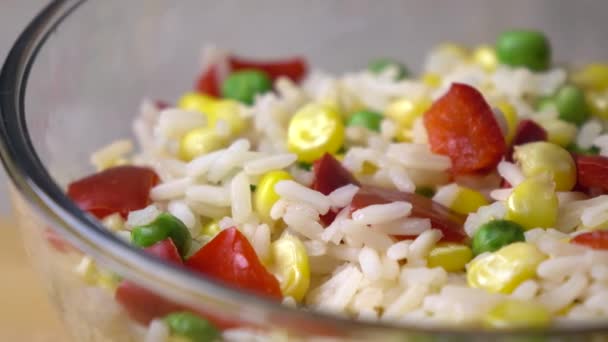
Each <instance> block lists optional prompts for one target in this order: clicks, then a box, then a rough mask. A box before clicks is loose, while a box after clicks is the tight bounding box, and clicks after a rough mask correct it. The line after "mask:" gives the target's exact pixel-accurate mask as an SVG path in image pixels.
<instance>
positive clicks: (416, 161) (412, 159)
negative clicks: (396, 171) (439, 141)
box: [386, 143, 452, 171]
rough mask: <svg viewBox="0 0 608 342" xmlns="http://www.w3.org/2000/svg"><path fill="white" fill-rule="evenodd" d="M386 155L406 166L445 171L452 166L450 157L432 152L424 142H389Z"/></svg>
mask: <svg viewBox="0 0 608 342" xmlns="http://www.w3.org/2000/svg"><path fill="white" fill-rule="evenodd" d="M386 155H387V157H388V158H390V159H392V160H394V161H395V162H397V163H399V164H401V165H403V166H404V167H406V168H412V169H424V170H437V171H445V170H447V169H449V168H450V167H451V166H452V162H451V161H450V158H448V157H446V156H442V155H438V154H433V153H432V152H431V150H430V148H429V146H428V145H426V144H408V143H400V144H390V145H389V147H388V149H387V151H386Z"/></svg>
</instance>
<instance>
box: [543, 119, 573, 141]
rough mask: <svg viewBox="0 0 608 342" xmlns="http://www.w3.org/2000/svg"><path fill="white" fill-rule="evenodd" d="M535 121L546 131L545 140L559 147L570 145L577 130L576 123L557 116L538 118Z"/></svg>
mask: <svg viewBox="0 0 608 342" xmlns="http://www.w3.org/2000/svg"><path fill="white" fill-rule="evenodd" d="M537 123H538V124H539V125H541V126H542V128H544V129H545V131H547V140H549V142H551V143H554V144H557V145H559V146H561V147H566V146H568V145H570V143H572V142H573V141H574V139H575V138H576V133H577V132H578V129H577V128H576V125H574V124H572V123H569V122H566V121H564V120H560V119H557V118H554V119H544V120H538V121H537Z"/></svg>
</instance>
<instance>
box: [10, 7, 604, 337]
mask: <svg viewBox="0 0 608 342" xmlns="http://www.w3.org/2000/svg"><path fill="white" fill-rule="evenodd" d="M607 9H608V3H604V2H600V1H577V2H573V1H552V0H546V1H535V2H529V1H509V2H491V3H490V2H487V1H481V0H468V1H459V2H448V1H444V2H424V1H382V2H375V1H348V2H347V1H316V2H297V1H279V0H263V1H255V2H253V1H249V2H245V1H221V2H216V1H200V0H191V1H187V0H183V1H179V2H176V1H169V0H139V1H128V2H125V1H119V0H105V1H78V0H63V1H54V2H52V3H51V4H50V5H48V6H47V7H46V8H45V9H44V10H43V11H42V12H41V13H40V14H39V15H38V16H37V17H36V18H35V19H34V20H33V21H32V22H31V23H30V24H29V25H28V26H27V28H26V29H25V31H24V32H23V34H22V35H21V36H20V37H19V39H18V40H17V42H16V43H15V45H14V47H13V49H12V51H11V52H10V55H9V56H8V58H7V60H6V63H5V65H4V68H3V70H2V74H1V76H0V110H1V121H0V134H1V137H0V139H1V140H0V149H1V150H0V153H1V156H2V159H3V161H4V165H5V168H6V169H7V171H8V173H9V175H10V177H11V178H12V182H13V185H14V186H13V188H12V190H11V193H12V200H13V203H14V208H15V213H16V217H17V220H18V225H19V227H20V228H21V230H22V233H23V238H24V241H25V245H26V248H27V251H28V253H29V256H30V258H31V261H32V263H33V264H34V265H35V266H36V269H37V271H38V272H39V273H40V274H41V277H42V279H43V280H44V284H45V285H46V287H47V289H48V292H49V295H50V297H51V298H52V300H53V302H54V303H55V304H56V307H57V308H58V310H59V311H60V312H61V315H62V317H63V318H64V321H65V323H66V325H67V327H68V328H69V330H70V332H71V334H72V335H73V337H74V338H75V340H77V341H138V340H143V336H144V333H145V330H146V329H145V326H143V325H141V324H139V323H137V322H134V321H132V320H131V319H129V318H128V315H127V314H126V313H125V311H124V310H123V309H122V307H120V306H119V305H118V304H116V301H115V300H114V298H113V293H112V291H108V290H107V289H104V288H102V287H99V286H92V285H90V284H89V283H88V282H87V281H86V277H85V279H83V277H82V276H80V275H78V272H76V271H78V270H80V271H82V269H83V268H84V267H86V266H87V263H89V265H90V262H91V261H93V260H94V262H95V264H96V265H97V268H98V269H100V270H110V271H111V272H112V273H116V274H118V275H120V276H121V277H123V278H125V279H129V280H131V281H133V282H135V283H137V284H139V285H140V286H141V287H143V288H146V289H148V290H149V291H153V292H154V293H157V294H158V296H162V297H163V298H165V299H166V300H168V301H170V302H171V303H180V304H182V305H184V306H186V307H189V308H192V309H193V310H197V311H200V312H206V313H209V314H212V315H213V316H214V317H218V318H221V319H225V320H227V321H230V322H232V323H235V322H236V323H235V324H236V325H238V326H240V327H255V328H256V331H258V333H257V334H258V335H259V336H258V340H272V339H276V340H281V339H286V338H290V339H294V340H296V339H311V340H312V339H313V338H316V337H323V338H327V339H328V340H387V341H392V340H395V341H398V340H399V341H406V340H408V341H409V340H415V341H420V340H424V341H426V340H427V339H428V340H466V341H470V340H489V339H492V340H509V341H513V340H522V341H523V340H526V341H527V340H529V339H531V338H534V339H535V340H539V339H543V340H544V339H547V340H559V339H573V340H580V339H583V338H606V337H608V325H601V326H599V325H594V326H591V325H584V324H581V325H580V326H576V327H565V326H564V327H559V326H558V327H553V328H551V329H550V330H545V331H530V330H510V331H501V332H488V331H483V330H470V329H465V328H462V329H459V328H445V329H443V328H437V329H435V328H423V327H417V326H415V325H411V324H409V325H399V326H396V325H390V324H387V323H383V324H381V323H372V322H355V321H351V320H348V319H344V318H340V317H335V316H331V315H326V314H322V313H311V312H305V311H299V310H294V309H290V308H288V307H285V306H281V305H278V304H276V303H273V302H270V301H267V300H264V299H260V298H257V297H255V296H252V295H249V294H245V293H241V292H238V291H234V290H231V289H228V288H225V287H223V286H222V285H220V284H218V283H217V282H215V281H213V280H212V279H205V278H201V277H198V276H193V275H192V274H190V273H188V272H185V271H183V270H181V269H178V268H174V267H171V266H170V265H168V264H166V263H163V262H161V261H159V260H156V259H153V258H152V257H150V256H147V255H145V254H143V253H141V252H140V251H138V250H136V249H134V248H132V247H130V246H129V245H128V244H126V243H124V242H122V241H121V240H120V239H118V238H117V237H115V236H114V235H112V234H110V233H108V232H107V231H106V230H105V229H104V228H103V227H102V226H101V224H100V223H99V222H97V221H96V220H95V219H94V218H92V217H91V216H89V215H86V214H85V213H83V212H82V211H80V210H79V209H78V208H77V207H76V206H75V205H74V204H73V203H72V202H71V201H69V200H68V198H67V197H66V196H65V195H64V191H63V189H64V188H65V186H66V184H67V182H68V181H70V180H73V179H75V178H78V177H80V176H82V175H84V174H87V173H89V172H91V171H93V170H92V169H91V167H90V166H89V163H88V160H89V156H90V154H91V152H92V151H94V150H95V149H97V148H99V147H100V146H103V145H104V144H106V143H108V142H110V141H112V140H114V139H116V138H119V137H125V136H130V135H131V120H132V118H133V117H134V115H135V112H136V111H137V108H138V103H139V102H140V101H141V99H142V98H144V97H152V98H163V99H172V98H176V97H177V96H178V95H179V94H180V93H182V92H183V91H186V90H188V89H189V88H190V85H191V84H192V82H193V80H194V79H195V77H196V74H197V73H198V68H199V65H198V63H197V56H199V55H200V48H201V47H202V46H203V45H204V44H207V43H211V42H215V43H218V44H221V45H222V46H225V47H228V48H230V49H233V50H235V51H238V52H242V53H243V54H246V55H250V56H253V57H278V56H284V55H297V54H301V55H305V56H307V58H308V59H309V61H310V64H311V65H313V66H318V67H321V68H324V69H327V70H331V71H336V72H340V71H344V70H349V69H353V68H358V67H361V66H362V65H364V64H365V61H367V60H368V59H369V58H372V57H374V56H377V55H379V54H381V55H387V56H401V57H402V58H403V59H405V60H408V61H411V65H412V66H413V67H414V68H415V67H416V66H417V64H416V61H418V62H420V61H422V60H423V56H424V53H425V51H428V50H429V48H430V47H431V46H433V45H434V44H436V43H438V42H440V41H444V40H453V41H460V42H463V43H465V44H475V43H480V42H491V41H492V40H493V39H494V37H495V36H496V35H497V33H498V32H500V31H502V30H504V29H505V28H508V27H514V26H515V27H521V26H524V27H532V28H539V29H542V30H544V31H546V32H547V33H548V35H549V36H550V37H551V40H552V43H553V45H554V47H555V51H556V56H557V58H558V59H559V60H573V61H577V62H578V61H581V62H582V61H588V60H590V59H591V58H594V57H595V58H597V57H605V56H606V53H607V52H608V45H605V44H601V42H603V41H605V37H606V36H607V34H608V25H606V24H605V15H604V14H605V13H606V10H607ZM83 255H86V256H87V258H86V259H85V261H84V264H83V261H82V258H83ZM81 273H82V272H81ZM607 304H608V303H607ZM32 309H34V308H32ZM239 336H240V338H242V339H244V340H247V338H250V337H247V335H236V338H238V337H239Z"/></svg>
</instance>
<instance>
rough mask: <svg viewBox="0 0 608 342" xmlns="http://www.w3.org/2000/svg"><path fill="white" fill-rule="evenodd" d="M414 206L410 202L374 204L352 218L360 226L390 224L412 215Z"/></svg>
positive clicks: (355, 213) (358, 211) (356, 212)
mask: <svg viewBox="0 0 608 342" xmlns="http://www.w3.org/2000/svg"><path fill="white" fill-rule="evenodd" d="M411 210H412V205H411V204H410V203H408V202H402V201H398V202H392V203H387V204H373V205H370V206H367V207H365V208H362V209H358V210H356V211H354V212H353V213H352V218H353V220H354V221H355V222H357V223H358V224H382V223H388V222H391V221H394V220H397V219H400V218H402V217H405V216H407V215H409V214H410V211H411Z"/></svg>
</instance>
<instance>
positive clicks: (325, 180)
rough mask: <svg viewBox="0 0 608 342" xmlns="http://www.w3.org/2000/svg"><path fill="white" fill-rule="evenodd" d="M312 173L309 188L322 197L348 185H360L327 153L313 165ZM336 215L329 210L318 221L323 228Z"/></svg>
mask: <svg viewBox="0 0 608 342" xmlns="http://www.w3.org/2000/svg"><path fill="white" fill-rule="evenodd" d="M312 171H313V174H314V178H313V181H312V186H311V188H312V189H314V190H317V191H319V192H321V193H322V194H324V195H329V194H330V193H331V192H332V191H334V190H336V189H338V188H340V187H343V186H345V185H348V184H355V185H357V186H359V185H360V184H359V181H357V179H356V178H355V176H353V175H352V174H351V173H350V172H349V171H348V170H347V169H345V168H344V166H342V164H341V163H340V162H339V161H338V160H337V159H336V158H334V157H333V156H332V155H331V154H329V153H325V154H324V155H323V157H321V158H320V159H318V160H316V161H315V162H314V163H313V165H312ZM338 211H339V210H338ZM337 214H338V212H337V211H334V210H330V211H328V212H327V214H325V215H321V217H320V219H321V221H322V222H323V223H324V224H325V226H329V225H330V224H331V223H332V222H333V221H334V219H335V218H336V215H337Z"/></svg>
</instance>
